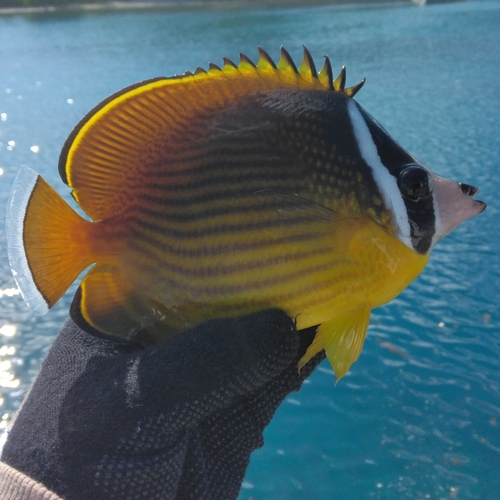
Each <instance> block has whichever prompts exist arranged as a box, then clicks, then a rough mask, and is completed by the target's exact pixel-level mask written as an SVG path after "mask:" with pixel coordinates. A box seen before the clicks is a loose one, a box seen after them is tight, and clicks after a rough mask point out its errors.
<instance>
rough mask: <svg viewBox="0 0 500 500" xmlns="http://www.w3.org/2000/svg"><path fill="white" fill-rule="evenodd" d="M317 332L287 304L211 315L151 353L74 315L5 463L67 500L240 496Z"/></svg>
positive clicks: (11, 439) (13, 434)
mask: <svg viewBox="0 0 500 500" xmlns="http://www.w3.org/2000/svg"><path fill="white" fill-rule="evenodd" d="M313 337H314V329H309V330H304V331H302V332H300V333H297V331H296V329H295V326H294V323H293V321H292V320H291V319H290V318H289V317H288V316H286V315H285V314H284V313H283V312H281V311H279V310H268V311H264V312H261V313H258V314H255V315H251V316H244V317H239V318H234V319H227V320H214V321H209V322H207V323H203V324H201V325H198V326H197V327H194V328H192V329H190V330H187V331H185V332H183V333H181V334H179V335H177V336H175V337H173V338H171V339H169V340H166V341H163V342H161V343H159V344H156V345H154V346H152V347H148V348H145V349H143V348H140V347H138V346H137V345H135V344H132V343H130V344H123V343H118V342H115V341H114V340H110V339H105V338H99V337H97V336H94V335H91V334H89V333H87V332H85V331H83V330H81V329H80V328H79V327H78V326H76V324H75V323H74V322H73V321H71V320H70V321H68V322H67V323H66V325H65V326H64V328H63V329H62V331H61V332H60V333H59V336H58V337H57V339H56V340H55V342H54V345H53V346H52V348H51V350H50V352H49V354H48V355H47V358H46V359H45V361H44V362H43V365H42V369H41V371H40V374H39V376H38V378H37V379H36V381H35V382H34V384H33V386H32V388H31V389H30V391H29V393H28V395H27V397H26V399H25V401H24V403H23V404H22V407H21V409H20V411H19V412H18V414H17V416H16V417H15V420H14V422H13V425H12V429H11V431H10V433H9V436H8V439H7V442H6V444H5V447H4V450H3V455H2V461H4V462H6V463H7V464H9V465H11V466H12V467H14V468H16V469H17V470H19V471H21V472H23V473H25V474H27V475H28V476H30V477H31V478H33V479H35V480H38V481H40V482H42V483H43V484H44V485H45V486H46V487H47V488H49V489H50V490H52V491H53V492H55V493H57V494H58V495H60V496H62V497H63V498H65V499H66V500H76V499H78V500H84V499H85V500H86V499H91V500H97V499H105V500H113V499H120V500H126V499H133V500H138V499H147V500H153V499H165V500H167V499H179V500H187V499H196V500H202V499H213V500H223V499H233V498H236V497H237V496H238V493H239V490H240V486H241V481H242V480H243V477H244V474H245V470H246V468H247V466H248V463H249V459H250V453H251V452H252V451H253V450H254V449H256V448H258V447H260V446H262V444H263V438H262V432H263V430H264V428H265V427H266V426H267V425H268V423H269V422H270V420H271V418H272V416H273V414H274V412H275V410H276V408H277V407H278V406H279V404H280V403H281V402H282V401H283V399H284V398H285V397H286V395H287V394H288V393H289V392H291V391H295V390H298V389H299V388H300V385H301V383H302V381H303V380H304V379H305V378H306V377H307V376H308V375H309V374H310V373H311V371H312V370H313V369H314V367H315V366H316V365H317V364H318V363H319V362H320V361H321V360H322V359H323V358H324V354H323V353H321V354H318V355H317V356H316V357H315V358H314V359H313V360H311V362H309V363H308V365H306V366H305V367H304V368H303V369H302V371H301V373H300V374H299V373H298V371H297V362H298V360H299V359H300V358H301V357H302V355H303V354H304V353H305V351H306V349H307V347H308V345H309V344H310V342H311V341H312V339H313Z"/></svg>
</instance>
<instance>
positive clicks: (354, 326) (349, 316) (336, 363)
mask: <svg viewBox="0 0 500 500" xmlns="http://www.w3.org/2000/svg"><path fill="white" fill-rule="evenodd" d="M369 321H370V309H368V308H366V309H356V310H353V311H348V312H346V313H344V314H341V315H339V316H336V317H335V318H333V319H331V320H329V321H327V322H326V323H322V324H321V325H320V326H319V327H318V330H317V332H316V336H315V338H314V341H313V342H312V344H311V345H310V346H309V348H308V349H307V352H306V353H305V354H304V356H303V357H302V359H301V360H300V361H299V365H298V368H299V370H300V369H301V368H302V367H303V366H304V365H305V364H306V363H307V362H308V361H309V360H310V359H311V358H313V357H314V356H315V355H316V354H317V353H318V352H320V351H321V350H322V349H324V350H325V352H326V356H327V358H328V361H330V364H331V365H332V368H333V371H334V372H335V375H336V376H337V382H338V381H339V380H340V379H341V378H342V377H343V376H344V375H345V374H346V373H347V372H348V371H349V369H350V367H351V365H352V364H353V363H354V362H355V361H356V360H357V359H358V357H359V355H360V353H361V350H362V349H363V343H364V341H365V337H366V331H367V329H368V323H369Z"/></svg>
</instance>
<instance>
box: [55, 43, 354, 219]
mask: <svg viewBox="0 0 500 500" xmlns="http://www.w3.org/2000/svg"><path fill="white" fill-rule="evenodd" d="M223 61H224V64H223V67H222V69H221V68H220V67H219V66H218V65H216V64H214V63H210V64H209V67H208V71H205V70H204V69H202V68H200V67H197V68H196V70H195V71H194V73H191V72H186V73H184V75H182V76H175V77H172V78H155V79H152V80H147V81H145V82H141V83H138V84H135V85H132V86H130V87H128V88H126V89H123V90H122V91H120V92H117V93H116V94H114V95H112V96H110V97H108V98H107V99H105V100H104V101H103V102H102V103H100V104H99V105H97V106H96V107H95V108H94V109H93V110H91V111H90V112H89V113H88V114H87V115H86V116H85V117H84V118H83V119H82V120H81V122H80V123H79V124H78V125H77V126H76V127H75V129H74V130H73V132H72V133H71V134H70V136H69V137H68V139H67V140H66V143H65V144H64V147H63V149H62V152H61V156H60V158H59V173H60V174H61V177H62V179H63V181H64V182H66V183H67V184H68V185H69V186H70V187H71V188H72V189H73V191H72V194H73V196H74V198H75V199H76V201H77V202H78V203H79V204H80V206H81V207H82V209H83V210H84V211H85V212H86V213H87V214H88V215H89V216H90V217H91V218H92V219H93V220H102V219H105V218H109V217H112V216H116V215H119V214H122V213H124V212H125V211H126V210H127V209H128V208H129V207H131V206H133V205H134V199H135V198H134V197H135V196H137V193H138V192H139V190H138V187H139V186H141V185H142V183H144V179H148V178H150V179H152V178H154V176H155V175H156V174H157V173H158V172H157V171H158V169H163V170H165V168H167V166H166V162H175V161H176V159H177V158H178V157H179V156H182V154H184V153H183V152H182V151H181V149H182V148H184V150H189V148H190V146H187V145H186V144H185V143H184V142H183V140H184V139H182V140H180V138H186V141H187V140H188V138H189V137H198V140H201V139H200V138H201V137H203V134H205V133H206V127H204V126H203V125H201V122H200V121H199V119H198V118H199V117H200V115H203V116H209V115H210V114H212V113H213V114H214V115H215V114H217V113H219V112H220V111H221V110H223V109H226V108H227V107H228V106H237V105H238V104H239V103H240V102H241V101H242V99H243V98H245V97H246V96H248V95H250V94H252V93H255V92H261V91H263V92H266V91H271V90H285V89H300V90H321V91H332V89H333V91H335V90H337V91H339V92H344V93H345V94H347V95H354V93H355V92H356V91H357V90H359V88H361V86H360V84H359V85H357V86H354V87H351V88H350V89H347V90H345V91H344V83H345V70H343V72H341V75H343V77H342V78H340V79H339V78H337V80H335V82H333V81H332V76H331V66H330V62H329V60H328V58H327V59H326V60H325V65H324V66H323V69H322V70H321V71H320V73H319V74H318V73H317V71H316V67H315V65H314V62H313V59H312V57H311V54H310V53H309V51H308V50H307V48H306V47H304V57H303V61H302V64H301V65H300V68H299V69H297V67H296V66H295V64H294V62H293V60H292V58H291V57H290V55H289V54H288V52H287V51H286V50H285V49H284V48H282V49H281V56H280V60H279V63H278V65H276V64H275V63H274V62H273V60H272V59H271V57H270V56H269V54H268V53H267V52H266V51H265V50H264V49H262V48H259V59H258V62H257V65H255V64H254V63H253V62H252V61H251V60H250V59H249V58H248V57H247V56H245V55H244V54H240V62H239V64H238V65H236V64H234V63H233V62H232V61H231V60H230V59H227V58H224V60H223ZM197 127H198V128H197ZM155 169H156V170H155ZM118 186H119V189H117V187H118Z"/></svg>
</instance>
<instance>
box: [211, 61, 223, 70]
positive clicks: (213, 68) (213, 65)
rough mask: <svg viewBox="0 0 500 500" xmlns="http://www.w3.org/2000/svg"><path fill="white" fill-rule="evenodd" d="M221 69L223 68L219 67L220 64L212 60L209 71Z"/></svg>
mask: <svg viewBox="0 0 500 500" xmlns="http://www.w3.org/2000/svg"><path fill="white" fill-rule="evenodd" d="M214 70H215V71H220V70H221V69H220V68H219V66H217V64H215V63H213V62H211V63H208V71H214Z"/></svg>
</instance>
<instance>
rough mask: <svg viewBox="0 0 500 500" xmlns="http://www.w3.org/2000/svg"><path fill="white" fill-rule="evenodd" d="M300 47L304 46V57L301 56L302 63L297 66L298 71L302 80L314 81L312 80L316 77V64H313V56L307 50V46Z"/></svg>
mask: <svg viewBox="0 0 500 500" xmlns="http://www.w3.org/2000/svg"><path fill="white" fill-rule="evenodd" d="M302 47H303V48H304V57H303V58H302V64H301V65H300V67H299V73H300V74H301V75H302V78H304V80H306V81H308V82H314V80H317V79H318V72H317V71H316V66H315V65H314V61H313V58H312V56H311V53H310V52H309V51H308V50H307V47H306V46H305V45H303V46H302Z"/></svg>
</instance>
